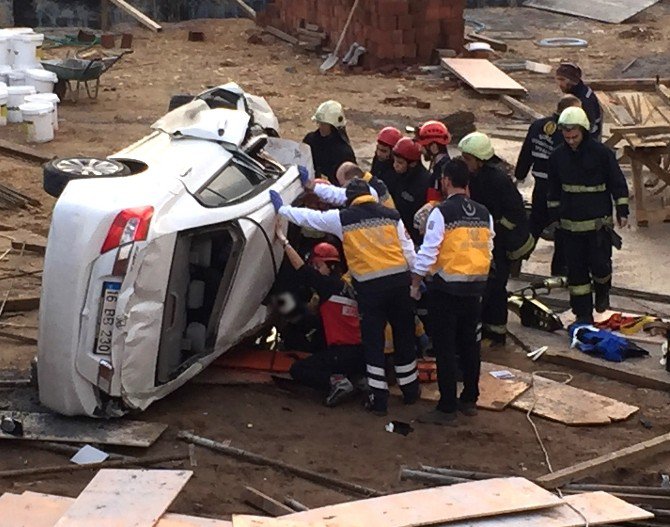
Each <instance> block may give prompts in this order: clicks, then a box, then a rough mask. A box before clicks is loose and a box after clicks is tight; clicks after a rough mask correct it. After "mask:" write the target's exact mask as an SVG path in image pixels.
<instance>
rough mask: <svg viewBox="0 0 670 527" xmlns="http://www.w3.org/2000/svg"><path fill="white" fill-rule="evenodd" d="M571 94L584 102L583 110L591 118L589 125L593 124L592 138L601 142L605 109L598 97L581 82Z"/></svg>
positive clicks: (574, 87)
mask: <svg viewBox="0 0 670 527" xmlns="http://www.w3.org/2000/svg"><path fill="white" fill-rule="evenodd" d="M570 93H571V94H572V95H574V96H575V97H577V98H578V99H579V100H580V101H581V102H582V108H583V110H584V112H585V113H586V116H587V117H588V118H589V123H591V129H590V130H589V133H590V134H591V137H592V138H593V139H595V140H596V141H600V140H601V138H602V136H603V109H602V107H601V106H600V102H599V101H598V96H597V95H596V94H595V92H594V91H593V90H592V89H591V88H590V87H588V86H587V85H586V84H584V82H583V81H581V80H580V81H579V82H578V83H577V84H576V85H575V86H573V87H572V89H571V90H570Z"/></svg>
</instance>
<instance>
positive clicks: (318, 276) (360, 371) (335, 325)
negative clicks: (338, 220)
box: [276, 221, 365, 407]
mask: <svg viewBox="0 0 670 527" xmlns="http://www.w3.org/2000/svg"><path fill="white" fill-rule="evenodd" d="M276 233H277V239H278V240H279V242H280V243H281V244H282V246H283V247H284V254H285V255H286V257H287V259H288V261H289V262H290V264H291V266H293V268H294V269H295V270H296V271H297V277H298V279H300V280H301V281H302V282H303V283H304V284H306V285H307V286H308V287H310V288H311V289H312V290H314V291H315V292H316V294H317V295H318V296H319V314H320V318H321V324H322V326H323V332H324V336H325V341H326V342H325V344H326V349H325V350H322V351H319V352H317V353H314V354H312V355H311V356H310V357H308V358H306V359H301V360H298V361H296V362H295V363H294V364H293V366H292V367H291V371H290V373H291V376H292V377H293V378H294V379H295V380H296V381H298V382H300V383H302V384H305V385H307V386H310V387H312V388H315V389H317V390H320V391H322V392H323V393H324V394H326V395H327V396H326V398H325V404H326V406H331V407H332V406H336V405H337V404H339V403H341V402H342V401H343V400H345V399H346V398H347V397H349V396H351V395H352V394H354V392H355V389H354V384H353V383H352V379H353V380H354V381H356V380H357V378H362V377H363V376H364V375H365V360H364V359H363V348H362V347H361V327H360V322H359V318H358V304H357V303H356V300H355V299H354V293H353V290H352V288H351V286H349V285H348V284H347V283H346V282H345V281H344V280H343V279H342V275H343V273H344V266H343V265H342V260H341V258H340V253H339V252H338V250H337V248H336V247H335V246H334V245H331V244H330V243H320V244H318V245H316V246H315V247H314V249H313V250H312V254H311V257H310V260H309V265H306V264H305V262H304V261H303V259H302V258H301V257H300V255H299V254H298V252H297V251H296V250H295V249H294V248H293V247H292V246H291V244H290V243H289V241H288V239H287V238H286V236H285V235H284V229H283V226H282V222H280V221H278V222H277V227H276Z"/></svg>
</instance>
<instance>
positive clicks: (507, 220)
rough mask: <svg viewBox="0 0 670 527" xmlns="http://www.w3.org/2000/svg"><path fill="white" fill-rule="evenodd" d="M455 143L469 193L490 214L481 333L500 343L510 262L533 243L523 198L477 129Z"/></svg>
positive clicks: (502, 341) (504, 326)
mask: <svg viewBox="0 0 670 527" xmlns="http://www.w3.org/2000/svg"><path fill="white" fill-rule="evenodd" d="M458 147H459V148H460V149H461V152H463V161H465V163H466V164H467V166H468V170H469V171H470V185H469V190H470V197H471V198H472V200H473V201H476V202H477V203H481V204H482V205H484V206H485V207H486V208H487V209H488V211H489V212H490V213H491V216H493V221H494V225H495V238H494V246H493V265H492V266H491V273H490V274H489V279H488V282H487V286H486V293H485V294H484V300H483V307H482V323H483V328H482V337H483V338H485V339H487V340H489V342H490V343H491V344H492V345H504V344H505V341H506V335H507V280H508V278H509V273H510V267H511V265H512V263H513V262H516V261H518V260H521V259H523V258H525V257H527V256H528V255H529V254H530V252H531V251H532V250H533V247H534V246H535V240H534V239H533V236H532V235H531V234H530V232H529V229H528V218H527V216H526V211H525V209H524V206H523V198H522V197H521V194H520V193H519V191H518V190H517V188H516V186H515V185H514V183H513V182H512V180H511V179H510V178H509V177H508V176H507V174H505V172H503V170H502V169H501V168H500V166H499V163H500V159H499V158H497V157H496V155H495V152H494V150H493V145H492V144H491V140H490V139H489V138H488V136H487V135H485V134H483V133H481V132H473V133H471V134H468V135H466V136H465V137H464V138H463V139H462V140H461V142H460V143H459V144H458Z"/></svg>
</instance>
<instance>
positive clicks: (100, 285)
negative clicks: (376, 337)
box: [37, 84, 311, 417]
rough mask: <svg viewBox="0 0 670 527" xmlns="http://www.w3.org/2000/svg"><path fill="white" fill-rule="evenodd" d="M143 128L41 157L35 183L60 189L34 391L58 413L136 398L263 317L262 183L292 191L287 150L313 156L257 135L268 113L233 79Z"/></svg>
mask: <svg viewBox="0 0 670 527" xmlns="http://www.w3.org/2000/svg"><path fill="white" fill-rule="evenodd" d="M152 128H153V129H154V130H155V131H154V132H153V133H152V134H151V135H149V136H147V137H145V138H144V139H142V140H141V141H139V142H137V143H135V144H134V145H132V146H130V147H128V148H126V149H124V150H122V151H121V152H119V153H117V154H115V155H113V156H110V157H109V158H108V159H90V158H85V159H83V158H78V159H75V158H73V159H60V160H55V161H53V162H51V163H49V164H48V165H47V166H45V171H44V178H45V179H44V185H45V190H47V191H48V192H50V193H52V194H54V195H59V194H60V197H59V199H58V202H57V203H56V207H55V209H54V212H53V220H52V224H51V229H50V232H49V239H48V245H47V252H46V259H45V267H44V279H43V286H42V298H41V304H40V329H39V349H38V363H37V370H38V384H39V393H40V400H41V402H42V403H43V404H44V405H46V406H47V407H49V408H51V409H53V410H55V411H57V412H59V413H62V414H66V415H91V416H100V417H104V416H116V415H122V414H123V413H126V412H128V411H132V410H142V409H145V408H146V407H147V406H148V405H150V404H151V403H152V402H153V401H155V400H157V399H160V398H161V397H163V396H165V395H166V394H168V393H170V392H171V391H173V390H175V389H176V388H178V387H179V386H181V385H182V384H184V383H185V382H186V381H187V380H189V379H190V378H192V377H193V376H195V375H196V374H197V373H199V372H200V371H202V370H203V368H205V367H206V366H207V365H208V364H209V363H210V362H212V361H213V360H214V359H216V358H217V357H218V356H219V355H221V354H222V353H223V352H225V351H226V350H227V349H229V348H230V347H231V346H233V345H234V344H236V343H237V342H239V341H240V340H242V339H243V338H245V337H246V336H249V335H251V334H253V333H254V332H256V331H257V330H258V328H259V327H260V326H262V324H263V323H264V322H265V320H266V317H267V310H266V308H265V307H264V306H263V301H264V299H265V297H266V296H267V294H268V292H269V291H270V289H271V287H272V284H273V282H274V279H275V276H276V273H277V266H278V265H279V262H280V258H281V257H282V249H281V247H280V246H279V244H274V243H273V242H274V236H273V226H274V218H275V214H274V209H273V207H272V205H271V203H270V201H269V193H268V191H269V190H270V189H274V190H276V191H277V192H279V193H281V195H282V196H283V198H284V201H286V202H292V201H294V200H295V199H296V198H297V197H298V196H299V195H300V194H301V185H300V183H299V180H298V171H297V168H296V166H295V165H293V166H289V161H294V162H297V161H298V158H300V163H303V164H304V163H311V158H309V154H308V152H307V153H306V152H305V151H304V149H303V150H302V153H301V152H300V151H299V147H298V145H297V144H296V143H292V142H289V141H283V140H280V139H274V138H270V139H268V137H267V136H268V135H271V136H272V135H274V136H277V135H278V134H277V132H278V130H277V128H278V124H277V119H276V117H275V116H274V114H273V113H272V110H271V109H270V108H269V106H268V105H267V103H266V102H265V100H264V99H261V98H258V97H254V96H251V95H249V94H246V93H244V92H243V91H242V90H241V89H240V88H239V87H238V86H237V85H235V84H228V85H225V86H221V87H218V88H215V89H213V90H210V91H208V92H205V93H204V94H202V95H200V96H198V98H196V99H194V100H193V101H192V102H190V103H188V104H186V105H185V106H182V107H179V108H177V109H175V110H173V111H172V112H170V113H168V114H167V115H166V116H165V117H164V118H162V119H161V120H159V121H158V122H157V123H155V124H154V125H153V127H152ZM268 141H270V142H272V144H270V145H268ZM273 145H274V146H273ZM272 147H273V148H274V149H275V150H276V153H274V154H273V148H272ZM287 150H288V154H287ZM301 155H302V156H303V157H302V158H301ZM292 156H296V158H295V159H293V157H292ZM282 157H283V158H284V159H282ZM281 163H285V164H281ZM61 192H62V194H61Z"/></svg>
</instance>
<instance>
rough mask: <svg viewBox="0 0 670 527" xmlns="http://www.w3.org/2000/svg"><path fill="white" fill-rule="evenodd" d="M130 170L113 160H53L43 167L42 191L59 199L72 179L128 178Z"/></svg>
mask: <svg viewBox="0 0 670 527" xmlns="http://www.w3.org/2000/svg"><path fill="white" fill-rule="evenodd" d="M130 174H131V171H130V168H128V167H127V166H126V165H124V164H123V163H120V162H118V161H114V160H113V159H97V158H94V157H68V158H61V159H54V160H53V161H49V162H48V163H46V164H45V165H44V168H43V187H44V191H45V192H46V193H47V194H49V195H50V196H53V197H54V198H57V197H59V196H60V195H61V194H62V193H63V190H65V187H66V186H67V184H68V183H69V182H70V181H72V180H74V179H90V178H93V177H121V176H129V175H130Z"/></svg>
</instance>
